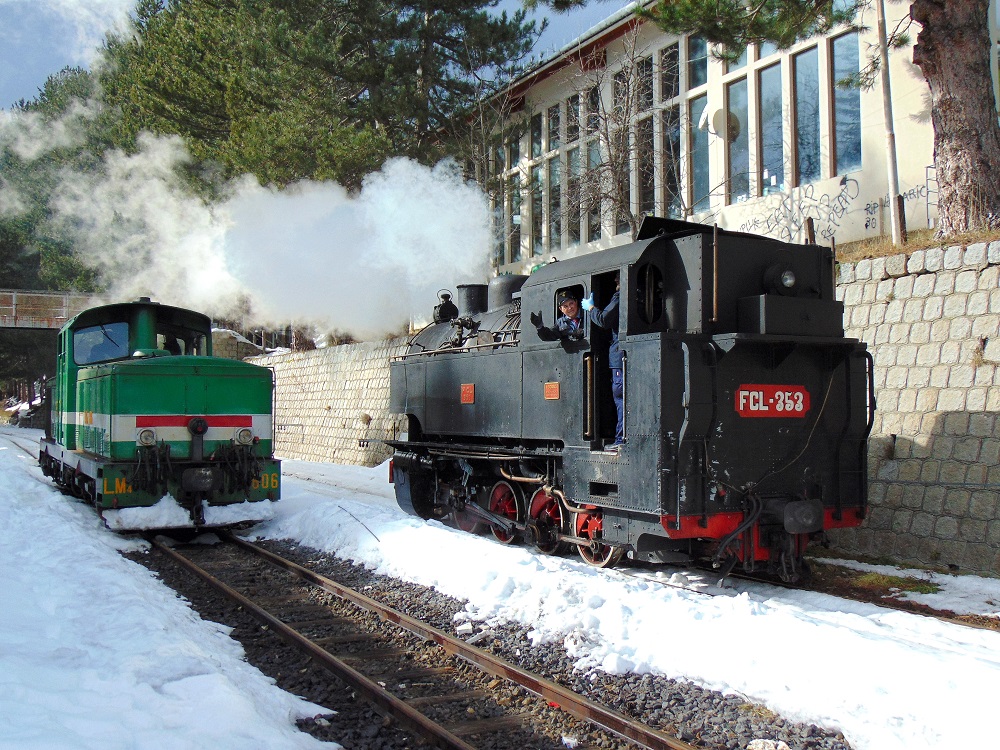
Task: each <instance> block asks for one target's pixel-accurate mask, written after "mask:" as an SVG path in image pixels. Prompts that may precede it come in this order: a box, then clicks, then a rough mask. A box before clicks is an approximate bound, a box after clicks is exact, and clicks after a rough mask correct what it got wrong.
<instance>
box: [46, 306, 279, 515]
mask: <svg viewBox="0 0 1000 750" xmlns="http://www.w3.org/2000/svg"><path fill="white" fill-rule="evenodd" d="M48 390H49V394H48V401H49V406H50V408H49V414H50V419H49V423H48V425H47V426H46V431H45V437H44V438H42V441H41V447H40V451H39V463H40V465H41V468H42V471H43V472H44V473H45V474H46V475H47V476H50V477H52V478H53V479H54V480H55V482H56V483H57V484H58V485H59V486H60V487H62V488H63V489H64V490H65V491H67V492H69V493H70V494H72V495H75V496H76V497H79V498H82V499H84V500H86V501H87V502H89V503H92V504H93V505H94V506H95V507H96V508H97V511H98V513H99V514H100V515H101V516H102V518H104V520H105V523H107V525H108V526H109V527H111V528H115V529H129V528H169V527H178V526H195V527H200V526H220V525H231V524H234V523H237V522H240V521H246V520H258V519H260V518H265V517H267V516H269V515H270V513H269V509H270V503H269V502H262V501H274V500H277V499H278V497H279V495H280V491H281V466H280V462H279V461H278V460H276V459H275V458H274V455H273V439H274V424H273V416H272V415H273V397H274V379H273V374H272V372H271V370H269V369H267V368H265V367H258V366H256V365H252V364H249V363H247V362H240V361H236V360H231V359H223V358H220V357H213V356H212V327H211V320H210V319H209V318H208V317H207V316H205V315H202V314H201V313H197V312H193V311H191V310H184V309H181V308H178V307H170V306H167V305H161V304H158V303H155V302H151V301H150V300H149V299H148V298H141V299H139V300H137V301H135V302H128V303H121V304H112V305H105V306H102V307H95V308H92V309H90V310H86V311H84V312H82V313H80V314H79V315H77V316H76V317H75V318H72V319H71V320H70V321H69V322H67V323H66V325H65V326H63V328H62V330H61V331H60V332H59V341H58V357H57V366H56V376H55V377H54V378H53V379H52V380H50V381H49V384H48Z"/></svg>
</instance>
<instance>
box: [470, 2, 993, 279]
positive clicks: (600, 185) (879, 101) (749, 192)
mask: <svg viewBox="0 0 1000 750" xmlns="http://www.w3.org/2000/svg"><path fill="white" fill-rule="evenodd" d="M908 11H909V5H908V4H906V3H889V4H887V7H886V12H887V16H888V18H887V21H888V23H887V27H888V28H889V29H890V30H891V29H893V28H895V27H896V26H897V24H899V22H901V21H902V20H903V19H904V18H905V17H906V16H907V14H908ZM871 13H872V17H871V18H864V19H862V21H863V25H864V26H866V27H870V28H868V29H866V30H864V31H860V32H859V31H855V30H850V29H846V28H845V29H841V30H834V31H833V32H831V33H830V34H828V35H825V36H822V37H816V38H812V39H809V40H808V41H804V42H801V43H799V44H797V45H795V46H794V47H792V48H790V49H788V50H778V49H777V48H775V47H773V46H766V45H764V46H757V45H752V46H751V47H750V48H748V49H747V51H746V53H745V54H744V55H743V56H742V57H741V58H740V59H738V60H730V61H726V60H723V59H720V58H719V57H718V56H717V55H715V54H714V52H715V51H714V50H712V49H710V46H709V45H708V44H706V42H705V40H704V39H701V38H700V37H697V36H682V37H676V36H672V35H668V34H665V33H664V32H662V31H661V30H660V29H658V28H657V27H655V25H653V24H651V23H640V22H639V21H637V19H636V18H635V17H634V14H633V12H632V10H631V9H625V10H623V11H621V12H619V13H617V14H615V15H614V16H612V17H611V18H609V19H608V20H607V21H606V22H605V23H604V24H602V25H599V26H598V27H595V28H594V29H592V30H591V31H589V32H587V33H586V34H584V35H583V36H581V37H580V38H579V39H578V40H577V41H576V42H574V43H572V44H570V45H568V46H567V47H566V48H564V49H563V50H562V51H561V52H560V53H558V54H557V55H555V56H554V57H552V58H550V59H548V60H546V61H543V62H542V63H540V64H539V65H538V66H536V67H535V68H534V69H533V70H531V71H529V72H528V73H527V74H526V75H524V76H523V77H522V78H520V79H519V80H518V81H515V82H514V83H513V84H512V85H511V86H510V87H509V88H508V89H507V91H506V92H505V93H504V96H505V97H506V99H505V103H506V104H507V105H508V106H509V108H510V109H512V110H513V114H512V115H510V116H509V117H507V118H506V120H505V122H504V125H503V127H502V128H501V131H502V133H503V135H502V136H500V138H499V139H498V140H496V141H495V142H494V143H493V144H492V147H491V154H490V167H489V175H490V178H491V179H490V181H489V184H490V186H491V189H490V193H491V196H492V201H493V209H494V222H495V228H496V233H495V237H496V243H495V246H494V249H493V264H494V267H495V268H496V269H497V270H498V272H501V273H504V272H512V273H523V272H525V271H528V270H530V269H531V268H532V267H534V266H536V265H538V264H539V263H543V262H547V261H549V260H550V259H551V258H552V257H556V258H560V257H566V256H568V255H572V254H576V253H579V252H590V251H593V250H597V249H600V248H604V247H609V246H613V245H616V244H621V243H623V242H627V241H629V240H630V239H631V236H632V234H633V233H634V231H635V230H636V229H637V227H638V223H639V221H640V220H641V217H642V216H643V215H645V214H650V213H652V214H655V215H659V216H671V217H677V218H685V219H688V220H691V221H697V222H702V223H707V224H718V225H719V226H720V227H722V228H725V229H733V230H741V231H749V232H756V233H760V234H766V235H770V236H773V237H777V238H781V239H786V240H790V241H803V240H805V239H806V232H807V226H811V227H812V230H813V231H814V232H815V239H816V241H817V242H819V243H821V244H826V245H830V244H834V243H835V244H843V243H846V242H854V241H858V240H862V239H865V238H872V237H878V236H881V235H887V234H889V233H890V225H889V200H888V199H889V190H888V185H889V180H888V166H887V153H888V148H887V143H888V142H889V141H888V133H889V128H888V127H887V122H888V120H887V118H886V116H885V106H884V101H883V93H882V81H881V78H880V77H879V76H876V78H875V79H874V84H873V85H871V86H868V87H867V88H866V87H859V86H857V85H853V86H852V85H843V84H844V82H846V81H849V80H852V79H856V78H857V77H858V76H859V75H860V74H862V73H863V72H864V70H865V67H866V66H867V65H868V63H869V59H870V57H871V55H872V53H873V52H876V51H877V49H878V35H877V32H876V23H875V18H874V11H871ZM990 25H991V32H992V38H993V40H994V44H993V49H992V55H993V66H992V67H993V70H994V90H995V91H997V94H998V97H1000V89H997V85H998V84H997V79H998V77H1000V76H997V70H998V59H997V48H998V46H1000V32H998V30H997V29H998V3H997V0H993V2H992V4H991V13H990ZM912 53H913V50H912V43H911V44H910V45H908V46H905V47H902V48H900V49H896V50H892V51H891V52H890V54H889V76H888V79H889V82H890V85H891V109H892V118H891V121H892V132H893V133H894V137H895V143H896V153H897V165H898V167H897V173H898V186H899V194H900V195H901V196H902V198H903V206H904V219H905V226H906V228H907V229H909V230H912V229H920V228H926V227H933V226H934V222H935V219H936V195H937V182H936V179H935V173H934V166H933V130H932V126H931V121H930V94H929V89H928V87H927V84H926V82H925V80H924V79H923V76H922V75H921V73H920V70H919V69H918V68H917V67H916V66H915V65H914V64H913V63H912V58H913V54H912ZM809 219H811V220H812V221H811V222H809V221H808V220H809Z"/></svg>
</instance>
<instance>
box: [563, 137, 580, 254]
mask: <svg viewBox="0 0 1000 750" xmlns="http://www.w3.org/2000/svg"><path fill="white" fill-rule="evenodd" d="M566 172H567V174H566V191H567V196H566V203H567V206H566V239H567V241H568V242H569V244H570V245H576V244H578V243H579V242H580V237H581V235H580V200H581V196H580V190H581V188H582V187H583V186H582V178H583V169H582V165H581V164H580V149H578V148H574V149H570V150H569V151H567V152H566Z"/></svg>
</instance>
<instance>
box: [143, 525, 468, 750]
mask: <svg viewBox="0 0 1000 750" xmlns="http://www.w3.org/2000/svg"><path fill="white" fill-rule="evenodd" d="M224 536H225V537H226V538H227V540H233V539H235V537H232V535H230V534H228V533H225V534H224ZM148 541H149V542H150V543H151V544H152V545H153V546H154V547H156V549H158V550H159V551H160V552H163V553H164V554H165V555H167V556H168V557H169V558H170V559H172V560H174V561H175V562H176V563H178V564H179V565H181V566H182V567H184V568H185V569H186V570H189V571H191V572H192V573H194V574H195V575H197V576H199V577H200V578H201V579H202V580H204V581H205V582H206V583H208V584H209V585H211V586H212V587H214V588H215V589H217V590H218V591H220V592H221V593H223V594H225V595H226V596H228V597H229V598H230V599H232V600H233V601H235V602H237V603H238V604H239V605H240V606H241V607H243V609H245V610H246V611H247V612H249V613H250V614H252V615H253V616H254V617H256V618H257V619H259V620H260V621H261V622H264V623H266V624H267V625H268V627H269V628H271V630H272V631H273V632H275V633H277V634H278V635H279V636H280V637H281V638H283V639H284V640H285V641H287V642H288V643H290V644H291V645H292V646H294V647H295V648H297V649H300V650H301V651H303V652H304V653H306V654H308V655H309V656H310V657H311V658H312V659H315V660H316V661H317V662H318V663H319V664H321V665H322V666H323V667H325V668H326V669H327V670H329V671H330V672H331V673H333V674H334V675H335V676H336V677H338V678H339V679H341V680H342V681H343V682H345V683H346V684H347V685H349V686H351V687H352V688H354V689H355V690H357V691H358V692H359V693H360V694H361V695H362V696H363V697H364V698H365V700H367V701H368V702H370V703H372V704H373V705H375V706H378V707H379V708H381V709H382V711H383V712H385V713H387V714H388V715H390V716H392V717H393V718H394V719H396V720H397V721H399V722H400V724H403V725H404V726H406V727H408V728H409V729H411V730H412V731H414V732H416V733H418V734H419V735H420V736H421V737H424V738H426V739H428V740H429V741H430V742H431V743H433V744H434V745H435V746H436V747H439V748H442V749H443V750H476V748H475V747H474V746H473V745H470V744H468V743H467V742H465V741H464V740H462V739H461V738H460V737H457V736H455V735H454V734H452V733H451V732H449V731H448V730H447V729H445V728H444V727H442V726H441V725H440V724H437V723H435V722H433V721H431V720H430V719H428V718H427V717H426V716H424V715H423V714H421V713H420V712H419V711H417V710H415V709H414V708H412V707H411V706H409V705H408V704H407V703H405V702H404V701H402V700H400V699H399V698H397V697H395V696H394V695H392V694H391V693H389V692H388V691H386V690H385V689H384V688H382V687H381V686H380V685H379V684H378V683H376V682H374V681H372V680H370V679H368V678H367V677H365V676H364V675H363V674H361V673H360V672H358V671H357V670H356V669H353V668H351V667H350V666H348V665H347V664H345V663H344V662H343V661H341V660H340V659H338V658H337V657H335V656H333V655H332V654H331V653H329V652H328V651H326V650H325V649H323V648H322V647H320V646H318V645H317V644H315V643H313V642H312V641H311V640H309V639H308V638H306V637H305V636H304V635H302V634H301V633H299V632H298V631H297V630H295V629H294V628H291V627H289V626H288V625H286V624H285V623H284V622H282V621H281V620H279V619H277V618H276V617H274V616H273V615H272V614H271V613H270V612H268V611H267V610H265V609H263V608H262V607H260V606H258V605H257V604H255V603H254V602H253V601H251V600H250V599H248V598H247V597H245V596H243V594H241V593H240V592H238V591H236V590H235V589H233V588H231V587H229V586H227V585H226V584H225V583H223V582H222V581H220V580H219V579H217V578H215V576H213V575H211V574H210V573H208V572H207V571H205V570H203V569H202V568H200V567H199V566H198V565H197V564H195V563H194V562H192V561H191V560H188V559H187V558H186V557H184V556H183V555H181V554H180V553H179V552H176V551H175V550H172V549H170V548H169V547H167V546H165V545H164V544H162V543H161V542H159V541H157V540H155V539H153V538H148ZM239 541H242V540H239ZM241 546H245V547H246V548H248V549H250V550H251V551H252V552H255V553H257V552H258V549H259V548H257V547H255V546H254V545H250V544H246V543H245V542H244V543H242V545H241ZM279 559H280V558H279ZM280 567H286V566H284V565H282V566H280ZM286 569H287V568H286ZM293 572H294V571H293Z"/></svg>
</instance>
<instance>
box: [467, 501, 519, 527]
mask: <svg viewBox="0 0 1000 750" xmlns="http://www.w3.org/2000/svg"><path fill="white" fill-rule="evenodd" d="M465 512H466V513H471V514H472V515H474V516H479V517H480V518H482V519H483V520H484V521H489V522H490V523H491V524H493V525H494V526H498V527H499V528H500V529H501V530H502V531H504V532H505V533H507V534H513V533H514V532H515V531H524V524H523V523H520V524H519V523H517V522H516V521H512V520H511V519H509V518H507V517H506V516H500V515H497V514H496V513H494V512H493V511H491V510H486V508H484V507H482V506H481V505H476V504H475V503H466V504H465Z"/></svg>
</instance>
